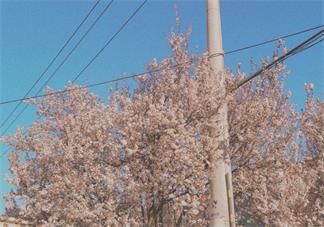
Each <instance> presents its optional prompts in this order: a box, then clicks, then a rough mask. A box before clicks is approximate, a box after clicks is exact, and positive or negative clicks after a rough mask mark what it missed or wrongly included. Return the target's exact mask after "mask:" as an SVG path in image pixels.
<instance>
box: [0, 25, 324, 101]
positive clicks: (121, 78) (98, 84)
mask: <svg viewBox="0 0 324 227" xmlns="http://www.w3.org/2000/svg"><path fill="white" fill-rule="evenodd" d="M323 26H324V25H323ZM323 26H318V27H323ZM318 27H316V28H318ZM311 29H314V28H311ZM308 30H310V29H307V31H308ZM304 31H306V30H304ZM299 33H300V32H299ZM322 33H323V30H321V31H320V32H318V33H316V34H315V35H314V37H317V36H318V35H317V34H322ZM294 34H297V33H294ZM312 37H313V36H312ZM317 38H318V37H317ZM312 40H313V39H312ZM313 41H314V40H313ZM306 42H307V40H306V41H305V42H303V44H305V43H306ZM299 46H300V45H298V47H299ZM296 48H297V47H295V48H294V49H292V50H291V51H289V52H288V53H289V54H291V53H292V52H294V51H296ZM240 49H242V48H240ZM288 53H287V54H288ZM287 54H286V55H284V56H282V57H281V58H283V57H285V58H284V59H286V57H287ZM210 57H212V56H210ZM213 57H217V56H215V55H214V56H213ZM281 58H278V59H277V60H276V62H274V63H273V64H275V63H278V60H280V59H281ZM186 63H188V62H185V63H182V64H179V65H183V64H186ZM179 65H174V66H171V67H177V66H179ZM271 66H273V65H271ZM271 66H270V64H269V65H268V66H267V67H269V68H270V67H271ZM164 69H165V68H163V69H157V70H154V71H151V72H152V73H154V72H158V71H162V70H164ZM263 70H266V69H263ZM149 73H150V71H147V72H143V73H139V74H134V75H132V76H126V77H120V78H118V79H113V80H107V81H103V82H99V83H94V84H89V85H85V86H82V87H80V88H76V89H82V88H90V87H95V86H100V85H103V84H108V83H112V82H116V81H120V80H125V79H129V78H134V77H138V76H142V75H145V74H149ZM66 91H67V90H61V91H57V92H53V93H49V94H43V95H35V96H31V97H26V98H22V99H13V100H8V101H4V102H0V105H3V104H9V103H13V102H18V101H24V100H30V99H34V98H41V97H45V96H49V95H55V94H61V93H64V92H66Z"/></svg>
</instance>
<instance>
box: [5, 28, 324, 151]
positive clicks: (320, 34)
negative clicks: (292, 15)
mask: <svg viewBox="0 0 324 227" xmlns="http://www.w3.org/2000/svg"><path fill="white" fill-rule="evenodd" d="M323 32H324V30H321V31H320V32H318V33H316V34H315V35H314V36H312V37H310V38H309V39H307V40H306V41H304V42H303V43H301V44H300V45H298V46H297V47H295V48H293V49H292V50H290V51H289V52H287V53H286V54H285V55H283V56H281V57H280V58H278V59H277V60H275V61H273V62H272V63H270V64H269V65H267V66H266V67H264V68H263V69H260V70H259V71H258V72H256V73H254V74H253V75H252V76H251V77H249V78H247V79H246V80H244V81H242V82H241V83H240V84H238V86H237V87H236V88H235V90H236V89H238V88H239V87H241V86H243V85H244V84H245V83H247V82H248V81H250V80H251V79H253V78H254V77H256V76H258V75H259V74H260V73H262V72H263V71H264V70H267V69H269V68H271V67H272V66H273V65H275V64H277V63H279V62H281V61H283V60H284V59H287V58H288V57H287V56H293V55H295V54H297V53H301V52H302V51H305V50H307V49H309V48H311V47H313V46H315V45H317V44H319V43H320V42H322V41H324V38H322V39H320V40H318V37H323ZM315 40H318V41H317V42H315V43H312V42H313V41H315ZM305 44H308V45H306V46H305ZM188 63H192V61H188V62H184V63H180V64H176V65H173V66H169V67H164V68H161V69H156V70H151V71H146V72H143V73H139V74H134V75H131V76H125V77H121V78H118V79H113V80H107V81H103V82H100V83H95V84H90V85H86V86H83V87H78V88H73V89H65V90H62V91H57V92H53V93H49V94H44V95H39V96H37V97H29V98H28V99H32V98H39V97H44V96H50V95H56V94H62V93H65V92H67V91H71V90H77V89H83V88H90V87H95V86H100V85H103V84H108V83H112V82H116V81H120V80H125V79H129V78H135V77H139V76H143V75H147V74H151V73H156V72H159V71H162V70H165V69H168V68H175V67H178V66H180V65H183V64H188ZM25 100H26V99H25ZM13 101H14V100H13ZM17 101H21V100H17ZM0 104H2V103H0ZM9 150H10V149H8V150H7V151H5V152H4V153H3V154H2V155H0V157H3V156H4V155H5V154H7V153H8V152H9Z"/></svg>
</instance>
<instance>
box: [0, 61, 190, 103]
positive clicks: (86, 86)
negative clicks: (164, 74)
mask: <svg viewBox="0 0 324 227" xmlns="http://www.w3.org/2000/svg"><path fill="white" fill-rule="evenodd" d="M191 62H192V61H187V62H184V63H181V64H176V65H173V66H166V67H163V68H160V69H155V70H151V71H146V72H142V73H138V74H133V75H130V76H124V77H120V78H117V79H112V80H106V81H102V82H99V83H94V84H88V85H85V86H81V87H77V88H72V89H64V90H61V91H55V92H51V93H48V94H42V95H35V96H31V97H27V98H22V99H16V100H10V101H6V102H2V103H0V104H8V103H12V102H19V101H26V100H30V99H35V98H42V97H46V96H52V95H58V94H63V93H66V92H67V91H73V90H79V89H84V88H91V87H97V86H100V85H104V84H110V83H114V82H117V81H121V80H126V79H130V78H135V77H139V76H143V75H147V74H151V73H156V72H160V71H163V70H166V69H170V68H176V67H178V66H180V65H184V64H188V63H191Z"/></svg>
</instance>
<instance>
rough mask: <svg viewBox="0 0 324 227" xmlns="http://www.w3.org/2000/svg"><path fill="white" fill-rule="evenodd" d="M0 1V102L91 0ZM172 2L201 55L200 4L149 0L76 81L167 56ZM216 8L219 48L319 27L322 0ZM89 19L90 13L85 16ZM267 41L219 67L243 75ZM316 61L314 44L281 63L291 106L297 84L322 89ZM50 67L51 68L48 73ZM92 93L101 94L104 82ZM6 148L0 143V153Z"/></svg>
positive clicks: (108, 24) (24, 81) (67, 70)
mask: <svg viewBox="0 0 324 227" xmlns="http://www.w3.org/2000/svg"><path fill="white" fill-rule="evenodd" d="M0 2H1V3H0V4H1V19H0V20H1V31H0V34H1V36H0V38H1V65H0V69H1V70H0V100H1V101H4V100H9V99H16V98H20V97H22V96H23V95H24V93H25V92H26V91H27V90H28V89H29V87H30V86H31V85H32V83H33V82H34V81H35V80H36V78H37V77H38V76H39V75H40V73H41V72H42V70H43V69H44V68H45V66H46V65H47V64H48V62H49V60H50V59H51V58H52V57H53V56H54V55H55V54H56V52H57V51H58V49H59V48H60V47H61V46H62V45H63V43H64V42H65V40H66V39H67V37H68V36H69V35H70V34H71V32H72V30H73V29H75V28H76V26H77V24H78V23H79V22H80V21H81V18H83V17H84V15H85V14H86V13H87V12H88V10H89V9H90V7H91V6H92V5H93V4H94V2H93V1H72V0H71V1H54V0H52V1H30V0H27V1H22V0H19V1H18V0H16V1H9V0H1V1H0ZM106 4H107V2H106V1H104V2H101V3H100V5H99V7H98V8H97V9H96V10H95V12H94V14H96V15H97V14H98V13H99V11H101V10H102V9H103V7H104V6H105V5H106ZM138 4H140V1H130V0H129V1H116V2H115V3H114V4H113V5H112V7H111V9H109V11H108V12H107V13H106V15H105V16H104V17H103V18H102V20H101V21H100V22H99V24H98V26H97V27H95V29H94V30H93V31H92V33H90V35H89V36H88V37H87V38H86V39H85V40H84V42H83V43H82V44H81V46H80V48H79V49H78V50H77V51H76V52H75V54H74V55H72V57H71V59H70V60H69V61H68V62H67V63H66V64H65V65H64V67H62V69H61V70H60V71H59V72H58V73H57V75H56V77H55V78H54V79H53V80H52V81H51V83H50V86H51V87H53V88H56V89H58V88H63V87H64V86H65V85H66V83H67V81H68V80H72V78H74V77H75V75H76V74H77V73H78V72H79V71H80V70H81V68H82V67H83V66H84V65H85V64H86V63H87V62H88V61H89V59H90V58H91V57H92V56H93V55H94V54H95V53H96V51H97V50H98V49H100V48H101V46H102V45H103V43H104V42H105V41H106V40H107V39H108V38H109V37H110V36H111V35H112V34H113V33H114V32H115V31H116V30H117V29H118V27H119V26H120V25H121V23H122V22H123V21H124V20H125V18H126V17H128V15H129V14H130V13H131V12H132V11H133V10H134V9H135V7H137V5H138ZM174 4H176V5H177V7H178V9H179V11H180V15H181V18H182V28H183V29H186V27H187V26H189V25H191V26H192V28H193V33H192V39H191V46H190V49H191V50H193V51H195V52H198V53H202V52H203V51H204V50H205V49H206V10H205V6H206V5H205V1H203V0H192V1H173V0H172V1H171V0H165V1H161V0H160V1H153V0H151V1H149V2H148V4H147V5H146V6H145V7H144V9H143V10H142V11H141V12H140V13H139V14H138V15H137V16H136V17H135V19H134V20H133V21H132V22H131V23H130V24H129V25H128V26H127V27H126V29H125V30H123V31H122V33H121V34H119V36H118V37H117V38H116V39H115V40H114V41H113V42H112V43H111V45H110V46H109V47H108V48H107V49H106V50H105V51H104V53H103V54H102V55H101V56H100V57H99V58H98V59H97V60H96V61H95V62H94V64H92V65H91V67H90V68H88V70H87V71H86V72H85V73H84V74H83V75H82V76H81V78H80V79H79V80H78V81H77V82H78V83H79V84H88V83H94V82H99V81H103V80H108V79H113V78H117V77H119V76H121V75H122V73H135V72H142V71H143V70H144V65H145V64H147V63H148V62H149V61H150V60H151V59H152V58H154V57H156V58H157V59H158V60H160V59H162V58H163V57H165V56H168V55H169V54H170V50H169V47H168V45H167V42H166V39H167V37H168V35H169V32H170V29H171V27H172V26H174V24H175V23H174V22H175V17H174ZM221 10H222V12H221V13H222V24H223V25H222V26H223V44H224V49H225V51H227V50H232V49H236V48H239V47H242V46H245V45H249V44H253V43H256V42H260V41H264V40H267V39H271V38H275V37H278V36H280V35H284V34H288V33H292V32H295V31H299V30H303V29H305V28H308V27H312V26H317V25H321V24H324V1H307V0H304V1H293V0H291V1H270V0H269V1H261V0H259V1H258V0H254V1H241V0H240V1H239V0H236V1H233V0H232V1H223V2H222V5H221ZM93 19H94V15H92V17H91V19H90V21H93ZM90 21H89V22H90ZM86 25H89V23H87V24H86ZM82 31H84V29H83V30H82ZM310 34H312V33H307V34H305V35H301V36H298V37H293V38H289V39H287V40H286V43H287V45H288V47H289V48H291V47H294V46H295V45H296V44H297V43H299V42H301V41H303V40H304V39H305V38H306V37H307V36H309V35H310ZM77 37H80V35H78V36H77ZM274 46H275V44H269V45H265V46H262V47H258V48H254V49H250V50H247V51H245V52H240V53H235V54H233V55H229V56H227V57H226V58H225V64H226V66H227V67H230V68H232V69H235V67H236V64H237V63H238V62H240V63H242V68H243V70H244V71H245V72H247V73H249V72H252V71H251V70H252V69H251V67H250V65H249V61H250V59H252V58H253V59H254V60H259V59H260V58H262V57H266V56H271V55H272V50H273V48H274ZM65 53H66V52H65ZM60 59H62V57H61V58H60ZM323 60H324V56H323V44H321V45H319V46H317V47H315V48H312V49H310V50H308V51H306V52H303V53H302V54H300V55H296V56H294V57H292V58H291V59H289V60H288V61H287V68H288V69H289V70H290V71H291V74H290V76H289V78H288V80H287V83H286V89H290V90H291V91H292V92H293V96H292V99H291V101H292V102H294V103H296V104H297V107H298V109H300V108H302V106H303V101H304V98H305V94H304V91H303V84H304V82H313V83H314V84H315V87H316V89H317V91H316V94H317V96H320V94H321V93H323V92H324V91H323V90H324V88H323V87H324V82H323V75H324V72H323V62H324V61H323ZM55 65H57V63H56V64H55ZM53 69H54V67H53V68H52V69H51V70H50V72H52V71H53ZM49 75H50V74H47V76H49ZM42 81H45V79H43V80H42ZM92 90H93V91H94V92H96V93H98V94H100V95H101V96H102V97H103V98H106V95H107V93H106V90H107V86H103V87H100V88H95V89H92ZM35 92H36V89H35V90H34V93H35ZM14 106H15V104H8V105H1V106H0V122H2V121H3V120H4V119H5V118H6V116H7V115H8V113H9V112H10V111H11V110H12V108H14ZM34 112H35V110H34V109H33V108H29V109H28V111H26V112H25V114H24V115H23V116H22V117H21V118H19V120H18V121H17V122H16V123H15V124H14V125H13V127H12V128H11V129H10V130H9V132H10V133H12V132H14V131H15V129H16V127H18V126H24V125H29V124H30V123H31V122H32V121H33V120H34V119H35V114H34ZM6 150H7V149H6V147H5V146H4V145H3V144H1V145H0V154H2V152H4V151H6ZM7 169H8V162H7V156H4V157H2V158H1V160H0V197H1V198H0V214H1V213H3V212H4V204H3V199H2V196H3V194H4V193H6V192H7V191H9V190H10V186H9V185H8V184H6V183H5V182H4V177H3V174H4V173H5V172H7Z"/></svg>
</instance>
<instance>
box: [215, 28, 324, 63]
mask: <svg viewBox="0 0 324 227" xmlns="http://www.w3.org/2000/svg"><path fill="white" fill-rule="evenodd" d="M323 27H324V25H319V26H315V27H311V28H307V29H304V30H301V31H298V32H294V33H290V34H287V35H282V36H279V37H277V38H273V39H269V40H266V41H263V42H260V43H255V44H252V45H248V46H245V47H241V48H237V49H234V50H229V51H226V52H224V53H214V54H211V55H210V56H209V58H212V57H215V56H219V55H229V54H233V53H236V52H241V51H244V50H248V49H251V48H255V47H258V46H263V45H265V44H269V43H273V42H277V41H278V40H279V39H285V38H289V37H293V36H297V35H300V34H303V33H306V32H310V31H313V30H316V29H319V28H323Z"/></svg>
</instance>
